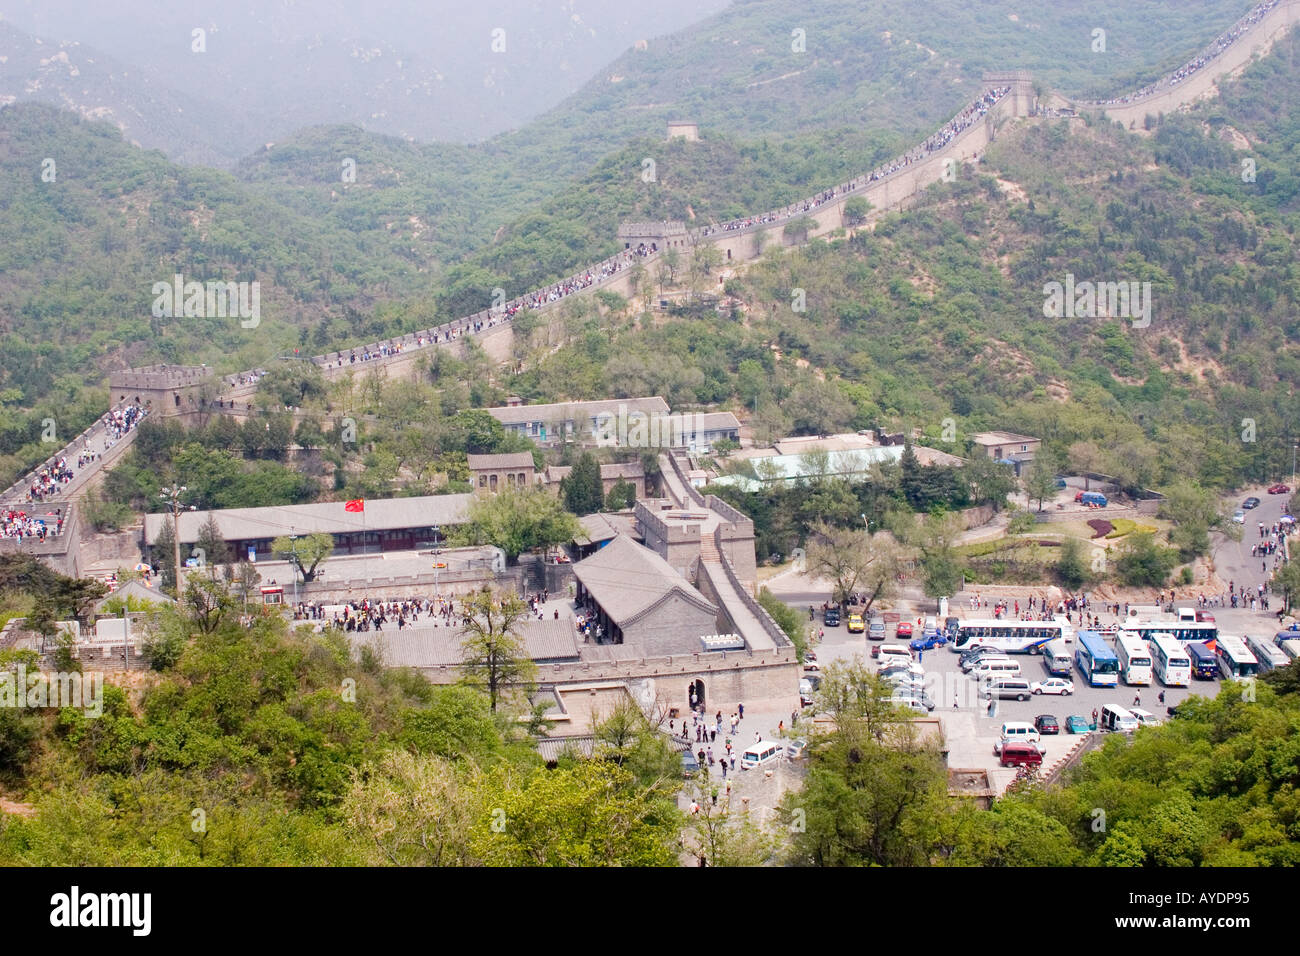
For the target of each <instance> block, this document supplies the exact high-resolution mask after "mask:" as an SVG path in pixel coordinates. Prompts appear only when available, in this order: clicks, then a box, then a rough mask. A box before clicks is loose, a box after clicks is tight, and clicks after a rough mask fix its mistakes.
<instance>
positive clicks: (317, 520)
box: [144, 457, 532, 544]
mask: <svg viewBox="0 0 1300 956" xmlns="http://www.w3.org/2000/svg"><path fill="white" fill-rule="evenodd" d="M531 463H532V459H531V457H530V458H529V464H530V467H531ZM473 500H474V496H473V495H468V494H465V495H424V496H422V497H419V498H383V499H368V500H367V501H366V504H365V511H364V512H361V513H354V512H351V511H345V510H344V508H343V504H344V503H343V502H342V501H332V502H327V503H321V504H311V505H283V506H277V507H270V508H229V509H226V510H224V511H186V512H184V513H182V514H181V516H180V526H181V527H180V531H181V540H182V541H195V540H197V539H198V536H199V528H201V527H202V526H203V523H204V522H205V521H207V520H208V515H213V516H214V517H215V518H216V519H217V527H218V528H220V529H221V536H222V537H223V538H225V539H226V540H227V541H246V540H250V539H253V538H275V537H278V536H280V535H282V534H290V533H293V534H299V535H303V534H314V533H316V532H324V533H326V534H346V533H348V532H353V531H392V530H397V529H399V528H426V527H431V526H432V525H443V526H446V525H456V524H464V523H465V520H466V518H467V516H468V514H469V503H470V502H471V501H473ZM171 520H172V519H171V515H169V514H153V515H145V519H144V533H145V540H146V541H147V542H148V543H149V544H153V543H154V542H155V541H157V540H158V535H159V534H160V533H161V531H162V526H163V522H164V521H171Z"/></svg>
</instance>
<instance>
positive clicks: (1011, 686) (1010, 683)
mask: <svg viewBox="0 0 1300 956" xmlns="http://www.w3.org/2000/svg"><path fill="white" fill-rule="evenodd" d="M980 693H982V694H983V695H984V696H985V697H997V698H998V699H999V700H1007V699H1012V700H1029V693H1030V691H1029V681H1027V680H1025V679H1024V678H1023V677H992V678H986V679H985V685H984V687H982V688H981V690H980Z"/></svg>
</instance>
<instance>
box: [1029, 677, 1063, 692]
mask: <svg viewBox="0 0 1300 956" xmlns="http://www.w3.org/2000/svg"><path fill="white" fill-rule="evenodd" d="M1029 689H1030V691H1031V692H1032V693H1035V694H1060V695H1062V696H1064V697H1069V696H1070V695H1071V694H1073V693H1074V681H1072V680H1066V679H1065V678H1064V677H1052V678H1049V679H1048V680H1036V681H1034V682H1033V683H1032V684H1031V685H1030V686H1029Z"/></svg>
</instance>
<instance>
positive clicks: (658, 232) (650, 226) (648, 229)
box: [618, 220, 691, 253]
mask: <svg viewBox="0 0 1300 956" xmlns="http://www.w3.org/2000/svg"><path fill="white" fill-rule="evenodd" d="M618 241H619V242H621V243H623V248H624V249H625V250H627V251H629V252H636V251H637V250H638V249H641V248H642V247H644V250H643V251H645V252H647V253H649V252H666V251H667V250H669V249H685V248H687V247H688V246H689V245H690V244H691V242H690V230H689V229H687V228H686V223H684V222H669V221H668V220H664V221H662V222H625V223H623V224H622V225H621V226H619V227H618Z"/></svg>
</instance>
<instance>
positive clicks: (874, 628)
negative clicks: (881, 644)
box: [867, 617, 885, 641]
mask: <svg viewBox="0 0 1300 956" xmlns="http://www.w3.org/2000/svg"><path fill="white" fill-rule="evenodd" d="M867 639H868V640H872V641H883V640H884V639H885V619H884V618H883V617H873V618H872V619H871V623H870V624H868V625H867Z"/></svg>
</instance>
